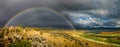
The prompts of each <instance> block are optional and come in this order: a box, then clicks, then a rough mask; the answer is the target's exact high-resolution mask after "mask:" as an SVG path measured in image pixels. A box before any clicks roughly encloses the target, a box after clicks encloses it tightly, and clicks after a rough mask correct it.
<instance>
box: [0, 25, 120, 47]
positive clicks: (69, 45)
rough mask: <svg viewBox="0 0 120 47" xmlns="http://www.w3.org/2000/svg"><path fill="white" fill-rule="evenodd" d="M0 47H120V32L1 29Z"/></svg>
mask: <svg viewBox="0 0 120 47" xmlns="http://www.w3.org/2000/svg"><path fill="white" fill-rule="evenodd" d="M0 47H120V31H115V32H102V33H99V34H96V33H90V32H87V31H85V30H62V29H61V30H59V29H54V30H53V29H41V28H30V27H28V28H22V27H9V28H1V29H0Z"/></svg>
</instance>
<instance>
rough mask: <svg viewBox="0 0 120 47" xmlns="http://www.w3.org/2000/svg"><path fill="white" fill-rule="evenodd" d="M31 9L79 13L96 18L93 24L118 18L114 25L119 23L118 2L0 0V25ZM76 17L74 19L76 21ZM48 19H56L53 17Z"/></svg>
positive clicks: (107, 0) (106, 0)
mask: <svg viewBox="0 0 120 47" xmlns="http://www.w3.org/2000/svg"><path fill="white" fill-rule="evenodd" d="M32 7H48V8H51V9H54V10H56V11H58V12H59V13H63V12H65V11H68V12H71V13H74V12H76V13H77V14H79V15H83V14H81V13H84V15H90V16H91V17H96V18H95V19H94V18H93V19H94V20H93V21H94V22H95V21H96V20H99V19H102V20H105V21H107V20H106V19H116V18H118V21H117V22H115V23H119V21H120V20H119V18H120V16H119V15H120V13H119V12H120V9H119V8H120V1H119V0H0V24H1V25H2V26H3V25H4V24H5V23H6V22H7V21H8V20H9V19H11V18H12V17H13V16H15V15H16V14H18V13H19V12H21V11H23V10H26V9H29V8H32ZM72 11H74V12H72ZM32 13H33V12H32ZM34 15H35V14H34ZM74 15H75V14H74ZM74 15H72V16H74ZM79 15H77V16H76V17H79ZM65 16H67V17H68V18H69V16H70V15H69V14H67V15H66V14H65ZM76 17H75V18H74V19H76ZM50 18H53V19H56V18H55V17H50ZM89 18H90V17H89ZM97 18H98V19H97ZM41 19H42V18H41ZM41 19H40V20H41ZM43 19H44V18H43ZM48 19H49V18H48ZM70 19H71V18H70ZM78 19H79V18H78ZM46 20H47V19H46ZM53 21H55V20H53ZM91 21H92V20H91ZM82 22H86V21H82ZM89 22H90V21H89V20H88V24H89ZM90 23H91V22H90ZM102 23H104V22H102ZM109 23H111V22H108V23H107V24H105V25H109ZM115 23H114V24H115ZM79 24H81V23H79Z"/></svg>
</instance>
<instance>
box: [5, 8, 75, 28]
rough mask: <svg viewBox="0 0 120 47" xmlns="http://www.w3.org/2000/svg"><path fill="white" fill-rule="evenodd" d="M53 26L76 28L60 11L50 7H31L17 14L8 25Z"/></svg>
mask: <svg viewBox="0 0 120 47" xmlns="http://www.w3.org/2000/svg"><path fill="white" fill-rule="evenodd" d="M19 25H20V26H23V27H27V26H29V27H52V28H60V29H74V27H73V25H72V24H71V23H70V22H69V21H68V20H67V19H66V18H65V17H64V16H63V15H61V14H59V13H58V12H56V11H54V10H51V9H48V8H44V7H43V8H39V7H38V8H31V9H28V10H25V11H23V12H21V13H19V14H17V15H16V16H15V17H14V18H13V19H11V20H10V21H9V22H8V23H7V24H6V27H9V26H19Z"/></svg>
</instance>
